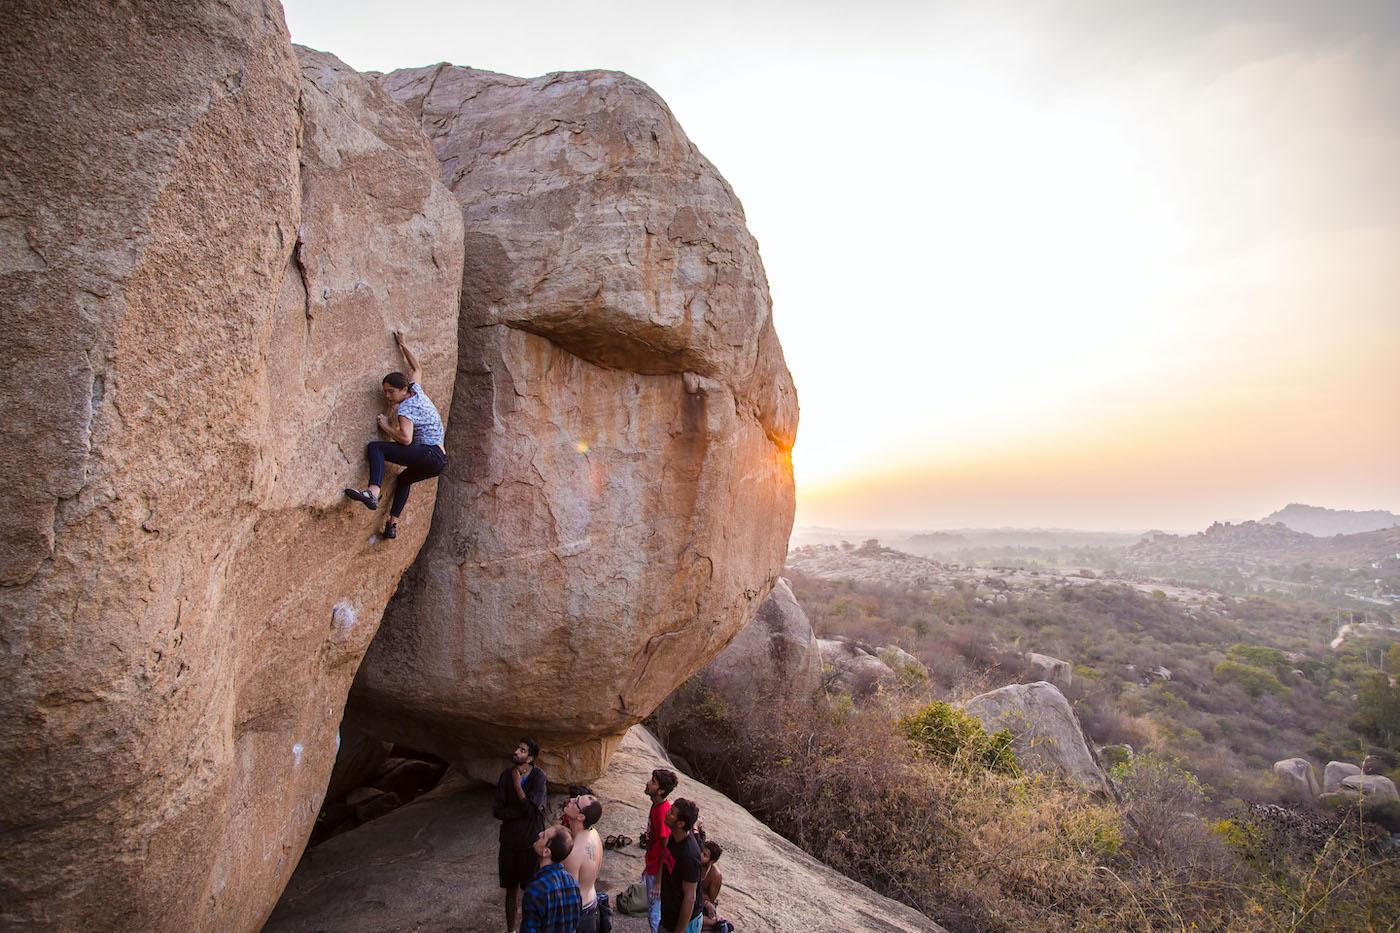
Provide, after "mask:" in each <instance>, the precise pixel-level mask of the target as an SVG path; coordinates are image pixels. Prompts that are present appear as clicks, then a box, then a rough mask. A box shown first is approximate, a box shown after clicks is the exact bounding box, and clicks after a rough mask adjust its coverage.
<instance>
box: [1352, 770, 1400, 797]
mask: <svg viewBox="0 0 1400 933" xmlns="http://www.w3.org/2000/svg"><path fill="white" fill-rule="evenodd" d="M1342 790H1343V791H1354V792H1355V793H1358V794H1360V795H1361V798H1362V799H1363V800H1367V801H1374V802H1376V803H1380V802H1381V801H1384V800H1400V793H1397V792H1396V790H1395V782H1394V781H1392V780H1391V779H1390V778H1388V777H1385V776H1384V775H1381V774H1353V775H1351V776H1350V777H1345V778H1342Z"/></svg>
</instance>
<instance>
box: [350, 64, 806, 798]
mask: <svg viewBox="0 0 1400 933" xmlns="http://www.w3.org/2000/svg"><path fill="white" fill-rule="evenodd" d="M381 83H382V86H383V87H384V88H385V89H386V90H387V91H388V92H389V93H390V94H391V95H392V96H394V97H395V98H396V99H398V100H400V101H402V102H403V103H404V104H406V105H407V107H408V108H409V110H410V111H412V112H413V113H414V114H415V115H416V117H417V118H418V119H419V121H420V124H421V126H422V128H423V131H424V132H425V133H426V135H427V136H428V138H429V139H430V140H431V142H432V145H433V146H434V148H435V150H436V153H437V157H438V160H439V162H440V165H441V171H442V175H443V179H444V181H445V182H446V183H447V185H448V187H450V188H451V190H452V192H453V194H455V195H456V198H457V200H458V202H459V204H460V206H461V210H462V215H463V218H464V222H465V228H466V238H465V274H464V280H463V290H462V306H461V308H462V310H461V314H462V331H461V332H462V340H461V344H460V347H459V358H458V364H457V384H456V391H455V393H454V398H455V402H454V409H453V420H452V425H451V426H450V427H449V430H448V435H447V449H448V452H449V454H450V456H451V457H452V464H451V466H449V468H448V471H447V473H446V474H445V475H444V476H443V477H442V479H441V485H440V488H439V495H438V506H437V510H436V514H435V516H434V519H433V528H432V532H431V534H430V536H429V539H428V542H427V544H426V546H425V547H424V549H423V552H422V554H421V556H420V558H419V560H418V562H417V564H416V565H415V567H414V568H413V570H412V571H411V572H410V573H409V574H408V575H407V576H406V577H405V581H404V584H403V586H402V588H401V589H400V591H399V593H398V595H397V596H396V597H395V599H394V601H393V603H392V605H391V607H390V609H389V610H388V612H387V613H386V616H385V620H384V624H383V626H382V627H381V629H380V634H379V637H378V638H377V639H376V640H375V643H374V645H373V647H372V648H371V650H370V652H369V655H368V657H367V659H366V662H365V664H364V666H363V668H362V669H361V671H360V674H359V676H358V678H357V679H356V683H355V686H354V689H353V691H352V695H351V701H350V717H351V721H352V722H353V723H354V724H355V725H356V726H357V727H359V728H363V729H365V730H367V731H370V732H372V733H375V734H378V735H381V736H383V737H386V738H391V739H393V740H395V741H401V742H406V743H408V744H410V745H412V746H414V747H416V748H422V749H425V750H430V751H433V752H435V753H437V754H439V755H441V756H443V757H444V758H446V759H448V760H450V761H452V762H453V763H454V764H456V765H457V766H458V767H460V768H462V769H464V770H466V771H469V772H472V773H475V774H476V775H477V776H487V777H492V778H493V777H494V769H495V762H496V761H497V759H498V758H499V756H500V755H501V754H503V753H504V752H506V751H508V750H509V749H510V748H513V747H514V745H515V743H516V741H517V739H518V737H519V736H521V735H532V736H534V737H536V738H537V739H538V740H539V741H540V743H541V744H542V745H543V746H544V748H545V749H546V752H545V755H544V757H543V759H542V763H543V764H544V766H545V768H546V770H548V772H549V773H550V776H551V778H552V779H554V780H558V781H569V780H577V779H586V778H591V777H594V776H596V775H598V774H601V773H602V771H603V769H604V766H605V764H606V761H607V756H608V754H609V753H610V752H611V750H612V749H613V748H615V747H616V745H617V743H618V742H619V741H620V740H621V737H622V735H623V734H624V732H625V731H626V730H627V729H628V728H629V727H630V726H632V725H633V724H635V723H637V722H638V721H640V720H641V718H642V717H644V716H646V715H647V714H648V713H650V712H651V711H652V710H653V709H654V708H655V707H656V706H657V705H658V704H659V703H660V702H661V701H662V700H663V699H664V698H665V697H666V696H667V695H668V694H669V693H670V692H671V691H672V690H673V689H674V688H675V687H676V686H677V685H679V684H680V683H682V682H683V681H684V680H685V679H686V678H688V677H689V676H690V675H691V674H693V673H694V672H695V671H697V670H698V669H700V668H701V667H703V666H704V665H705V663H706V662H707V661H709V659H710V658H711V657H713V656H714V655H715V654H716V653H718V652H719V651H720V650H721V649H723V648H724V646H725V645H726V644H728V643H729V641H730V640H731V639H732V638H733V637H734V636H735V635H736V634H737V633H738V632H739V630H740V629H741V628H742V627H743V626H744V624H745V623H747V622H748V621H749V619H750V618H752V617H753V615H754V613H755V612H756V611H757V610H758V607H759V606H760V605H761V604H762V602H763V600H764V598H765V597H766V596H767V594H768V592H769V590H770V589H771V588H772V586H773V584H774V581H775V580H776V579H777V575H778V573H779V571H780V570H781V568H782V565H783V558H784V553H785V551H786V545H787V538H788V533H789V531H790V529H791V523H792V514H793V485H792V466H791V459H790V450H791V446H792V443H793V438H794V433H795V430H796V422H797V404H796V396H795V393H794V390H793V387H792V382H791V378H790V376H789V374H788V371H787V368H786V366H785V364H784V362H783V356H782V350H781V347H780V346H779V344H778V341H777V337H776V335H775V333H774V330H773V323H772V316H771V312H770V300H769V295H768V286H767V281H766V279H765V276H764V273H763V268H762V264H761V263H760V261H759V256H758V248H757V244H756V243H755V242H754V240H753V237H752V236H751V235H750V234H749V233H748V231H747V229H746V228H745V225H744V215H743V211H742V208H741V207H740V205H739V202H738V199H737V198H736V197H735V196H734V193H733V192H732V191H731V190H730V188H729V186H728V184H726V183H725V181H724V179H723V178H722V177H721V176H720V175H719V173H718V172H717V171H716V170H715V168H714V167H713V166H712V165H711V164H710V163H709V162H708V161H707V160H706V159H705V158H704V157H703V156H702V155H700V153H699V152H698V151H697V150H696V149H695V147H694V146H693V145H692V144H691V143H690V141H689V140H688V139H687V138H686V136H685V134H684V132H683V131H682V130H681V128H680V126H679V125H678V124H677V123H676V121H675V119H674V118H673V117H672V115H671V114H670V112H669V110H668V109H667V108H666V105H665V104H664V103H663V102H662V101H661V99H660V98H659V97H657V95H656V94H655V93H654V92H653V91H652V90H651V89H650V88H648V87H646V86H645V85H644V84H642V83H641V82H639V81H636V80H634V79H632V78H629V77H627V76H626V75H622V74H618V73H615V72H583V73H567V74H555V75H548V76H545V77H542V78H536V79H532V80H524V79H519V78H511V77H507V76H504V75H498V74H492V73H489V72H483V71H476V70H473V69H469V68H458V67H453V66H450V65H438V66H433V67H430V68H420V69H414V70H410V71H399V72H393V73H391V74H389V75H386V76H384V77H383V78H382V79H381ZM561 695H567V697H568V702H566V703H561V702H560V701H559V697H560V696H561Z"/></svg>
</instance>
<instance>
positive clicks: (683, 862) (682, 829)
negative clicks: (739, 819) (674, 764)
mask: <svg viewBox="0 0 1400 933" xmlns="http://www.w3.org/2000/svg"><path fill="white" fill-rule="evenodd" d="M699 818H700V808H699V807H698V806H696V805H695V801H693V800H686V799H685V798H684V797H682V798H681V799H679V800H677V801H676V802H675V803H673V804H671V809H670V810H669V811H668V812H667V814H666V825H667V826H668V827H669V828H670V830H671V838H670V840H669V841H668V842H667V843H666V851H665V852H663V853H662V854H661V929H662V930H663V931H665V933H700V924H701V910H700V908H701V901H700V895H699V894H698V893H697V892H696V887H697V886H698V885H699V882H700V842H699V840H697V839H696V838H695V833H694V832H692V830H694V828H695V821H696V820H698V819H699Z"/></svg>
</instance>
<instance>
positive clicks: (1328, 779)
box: [1322, 761, 1361, 794]
mask: <svg viewBox="0 0 1400 933" xmlns="http://www.w3.org/2000/svg"><path fill="white" fill-rule="evenodd" d="M1360 773H1361V769H1360V768H1358V767H1357V766H1356V765H1354V764H1351V763H1349V762H1345V761H1329V762H1327V767H1325V768H1323V769H1322V792H1323V793H1324V794H1335V793H1336V792H1337V790H1338V788H1340V787H1341V786H1342V779H1343V778H1347V777H1351V776H1352V775H1353V774H1360Z"/></svg>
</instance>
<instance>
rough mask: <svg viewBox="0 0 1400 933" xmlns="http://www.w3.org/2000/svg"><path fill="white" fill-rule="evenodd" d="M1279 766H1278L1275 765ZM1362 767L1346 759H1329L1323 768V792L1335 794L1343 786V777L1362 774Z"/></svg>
mask: <svg viewBox="0 0 1400 933" xmlns="http://www.w3.org/2000/svg"><path fill="white" fill-rule="evenodd" d="M1275 767H1277V766H1275ZM1360 773H1361V769H1360V768H1358V767H1357V766H1356V765H1354V764H1350V763H1348V762H1345V761H1329V762H1327V767H1325V768H1323V769H1322V793H1324V794H1335V793H1336V792H1337V791H1338V790H1339V789H1340V788H1341V786H1342V779H1343V778H1347V777H1351V776H1352V775H1353V774H1360Z"/></svg>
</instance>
